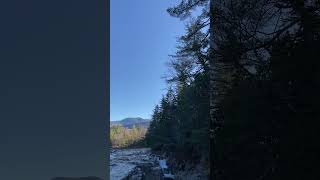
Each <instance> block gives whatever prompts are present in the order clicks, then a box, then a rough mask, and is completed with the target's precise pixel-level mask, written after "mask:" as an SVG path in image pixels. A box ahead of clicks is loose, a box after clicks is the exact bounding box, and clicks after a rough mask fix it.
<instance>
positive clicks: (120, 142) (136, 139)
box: [110, 125, 147, 148]
mask: <svg viewBox="0 0 320 180" xmlns="http://www.w3.org/2000/svg"><path fill="white" fill-rule="evenodd" d="M146 132H147V128H143V127H140V126H138V127H136V126H133V127H132V128H126V127H123V126H121V125H113V126H111V127H110V142H111V146H112V147H113V148H127V147H134V146H142V145H144V140H143V139H144V137H145V134H146Z"/></svg>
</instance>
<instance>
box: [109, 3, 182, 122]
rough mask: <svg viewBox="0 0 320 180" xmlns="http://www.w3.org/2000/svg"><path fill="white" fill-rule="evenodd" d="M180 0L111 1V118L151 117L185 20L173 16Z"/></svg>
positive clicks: (161, 92)
mask: <svg viewBox="0 0 320 180" xmlns="http://www.w3.org/2000/svg"><path fill="white" fill-rule="evenodd" d="M177 2H178V1H177V0H134V1H133V0H111V2H110V4H111V8H110V9H111V15H110V18H111V19H110V21H111V23H110V28H111V29H110V38H111V42H110V46H111V50H110V65H111V67H110V73H111V75H110V80H111V81H110V88H111V89H110V98H111V100H110V101H111V102H110V111H111V112H110V116H111V117H110V119H111V120H121V119H123V118H126V117H142V118H150V116H151V113H152V110H153V108H154V106H155V105H156V104H157V103H158V102H159V101H160V99H161V97H162V95H163V94H164V93H165V91H166V90H165V89H166V87H167V86H166V83H165V81H164V79H162V78H161V77H162V76H164V75H165V74H166V73H167V72H168V70H167V66H166V62H167V61H168V59H169V57H168V55H169V54H173V53H174V52H175V47H176V45H177V43H176V39H177V37H178V36H180V35H182V34H183V32H184V25H183V24H184V23H183V22H181V21H180V20H179V19H177V18H174V17H170V16H169V14H168V13H167V12H166V9H167V8H168V7H171V6H173V5H175V4H176V3H177Z"/></svg>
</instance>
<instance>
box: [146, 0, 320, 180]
mask: <svg viewBox="0 0 320 180" xmlns="http://www.w3.org/2000/svg"><path fill="white" fill-rule="evenodd" d="M167 11H168V13H169V14H170V15H171V16H173V17H177V18H180V19H181V20H182V21H185V22H186V33H185V34H184V35H182V36H181V37H180V38H179V39H178V43H179V45H178V46H177V51H176V53H175V54H174V55H171V56H170V61H169V69H170V72H171V74H169V75H168V76H167V82H168V87H169V89H168V92H167V94H166V95H164V96H163V98H162V100H161V102H160V103H159V104H158V105H157V106H156V107H155V108H154V112H153V115H152V122H151V124H150V127H149V129H148V132H147V134H146V142H147V143H148V145H150V146H151V147H152V148H153V149H154V150H160V151H164V152H168V153H171V154H174V155H175V157H176V158H177V159H178V160H179V158H180V159H182V160H186V159H187V160H190V161H193V162H198V161H200V160H203V159H204V160H205V161H206V162H207V163H208V165H209V167H210V170H209V179H230V180H232V179H272V180H274V179H275V180H276V179H279V180H280V179H285V178H291V179H307V178H308V179H317V178H316V177H319V175H318V173H317V166H314V163H316V164H317V161H316V157H317V156H316V154H317V151H318V150H319V148H320V146H319V145H318V143H317V140H318V136H319V130H318V129H319V122H318V121H319V120H320V118H319V117H320V116H319V112H320V111H319V110H320V109H319V108H318V102H320V94H319V92H320V65H319V64H320V62H319V60H320V56H319V53H320V39H319V35H320V33H319V32H320V14H319V13H320V12H319V11H320V2H319V1H316V0H276V1H275V0H237V1H235V0H181V1H180V3H179V4H177V5H176V6H174V7H170V8H168V10H167Z"/></svg>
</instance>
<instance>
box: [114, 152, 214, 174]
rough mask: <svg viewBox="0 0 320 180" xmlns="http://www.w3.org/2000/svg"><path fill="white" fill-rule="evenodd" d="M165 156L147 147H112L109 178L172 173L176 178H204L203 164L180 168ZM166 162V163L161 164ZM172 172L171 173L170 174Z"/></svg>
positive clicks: (205, 172)
mask: <svg viewBox="0 0 320 180" xmlns="http://www.w3.org/2000/svg"><path fill="white" fill-rule="evenodd" d="M159 159H166V157H165V156H161V155H159V154H157V155H156V154H153V153H152V152H151V150H150V149H149V148H137V149H112V150H111V154H110V160H111V161H110V179H111V180H162V179H164V174H166V173H167V175H172V174H173V175H174V179H176V180H206V179H207V177H208V176H207V171H206V168H204V166H202V165H200V164H198V165H189V164H185V165H184V166H183V167H184V168H180V166H178V165H177V164H176V163H175V161H174V159H172V158H171V159H169V160H168V162H166V161H165V160H161V162H162V163H160V164H159ZM163 163H168V168H166V167H164V166H167V165H161V164H163ZM171 173H172V174H171Z"/></svg>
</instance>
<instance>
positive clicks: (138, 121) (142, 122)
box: [110, 117, 150, 128]
mask: <svg viewBox="0 0 320 180" xmlns="http://www.w3.org/2000/svg"><path fill="white" fill-rule="evenodd" d="M149 124H150V119H143V118H141V117H128V118H124V119H122V120H120V121H111V122H110V126H113V125H121V126H123V127H127V128H132V127H133V126H140V127H149Z"/></svg>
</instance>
